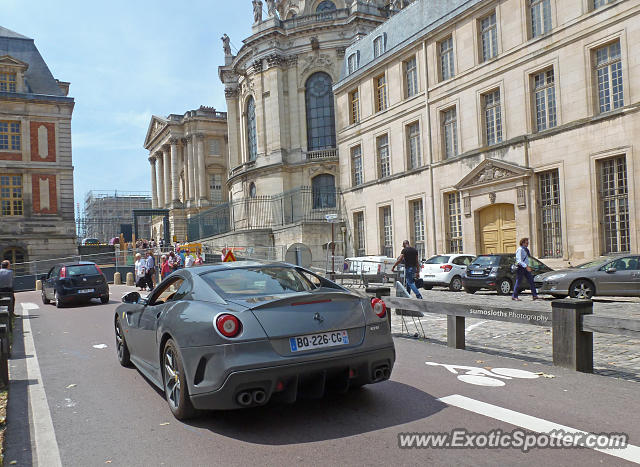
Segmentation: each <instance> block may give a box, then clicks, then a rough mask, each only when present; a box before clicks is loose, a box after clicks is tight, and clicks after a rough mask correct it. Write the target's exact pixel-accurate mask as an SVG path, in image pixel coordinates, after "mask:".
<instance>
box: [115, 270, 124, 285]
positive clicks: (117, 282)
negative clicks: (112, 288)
mask: <svg viewBox="0 0 640 467" xmlns="http://www.w3.org/2000/svg"><path fill="white" fill-rule="evenodd" d="M113 285H122V274H120V273H119V272H116V273H115V274H114V275H113Z"/></svg>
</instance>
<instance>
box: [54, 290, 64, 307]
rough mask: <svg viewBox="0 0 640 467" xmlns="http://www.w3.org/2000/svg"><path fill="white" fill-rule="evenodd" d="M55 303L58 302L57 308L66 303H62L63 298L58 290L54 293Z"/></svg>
mask: <svg viewBox="0 0 640 467" xmlns="http://www.w3.org/2000/svg"><path fill="white" fill-rule="evenodd" d="M53 303H55V304H56V308H62V307H63V306H64V305H63V304H62V300H60V297H58V292H55V293H54V295H53Z"/></svg>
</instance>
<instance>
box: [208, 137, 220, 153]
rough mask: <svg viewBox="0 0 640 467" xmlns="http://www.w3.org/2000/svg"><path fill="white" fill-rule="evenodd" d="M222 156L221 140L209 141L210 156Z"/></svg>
mask: <svg viewBox="0 0 640 467" xmlns="http://www.w3.org/2000/svg"><path fill="white" fill-rule="evenodd" d="M220 154H221V151H220V140H219V139H212V140H209V155H211V156H219V155H220Z"/></svg>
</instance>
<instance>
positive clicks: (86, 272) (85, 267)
mask: <svg viewBox="0 0 640 467" xmlns="http://www.w3.org/2000/svg"><path fill="white" fill-rule="evenodd" d="M66 269H67V276H69V277H72V276H91V275H94V274H98V270H97V269H96V267H95V266H94V265H93V264H81V265H78V266H67V268H66Z"/></svg>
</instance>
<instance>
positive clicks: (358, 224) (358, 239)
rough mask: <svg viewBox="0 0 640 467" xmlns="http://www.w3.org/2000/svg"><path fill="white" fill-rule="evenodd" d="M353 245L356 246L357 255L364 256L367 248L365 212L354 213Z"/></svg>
mask: <svg viewBox="0 0 640 467" xmlns="http://www.w3.org/2000/svg"><path fill="white" fill-rule="evenodd" d="M353 236H354V238H353V246H354V247H355V250H356V251H355V253H356V256H364V255H365V254H366V250H365V243H364V239H365V234H364V212H362V211H360V212H355V213H353Z"/></svg>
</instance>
